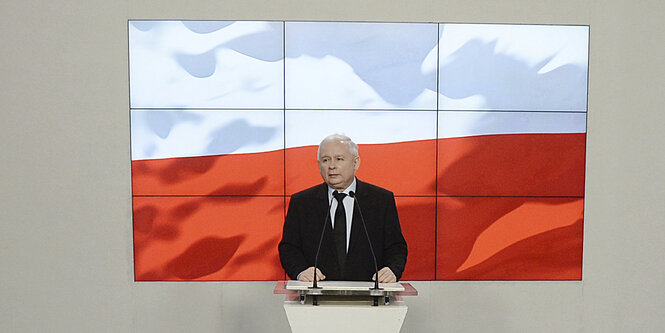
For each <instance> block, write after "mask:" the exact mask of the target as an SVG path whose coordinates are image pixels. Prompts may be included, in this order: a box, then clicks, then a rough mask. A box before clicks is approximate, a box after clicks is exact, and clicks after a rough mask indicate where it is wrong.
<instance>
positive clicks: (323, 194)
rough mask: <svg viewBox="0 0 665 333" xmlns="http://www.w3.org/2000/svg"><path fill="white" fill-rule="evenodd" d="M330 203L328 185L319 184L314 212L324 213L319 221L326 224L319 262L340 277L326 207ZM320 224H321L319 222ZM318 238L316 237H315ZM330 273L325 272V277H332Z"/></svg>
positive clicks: (328, 211) (330, 223)
mask: <svg viewBox="0 0 665 333" xmlns="http://www.w3.org/2000/svg"><path fill="white" fill-rule="evenodd" d="M329 205H330V201H328V185H326V184H325V183H323V184H321V185H320V186H319V188H318V189H317V193H316V211H319V212H321V211H322V212H324V215H322V219H321V220H320V221H324V220H325V222H326V224H325V228H326V231H325V234H324V235H323V243H322V244H321V253H320V254H319V256H320V257H319V262H328V263H330V264H332V265H333V266H334V270H335V271H337V272H339V273H338V275H340V276H341V271H340V269H339V263H337V254H336V253H335V237H334V234H333V229H332V221H331V220H330V219H331V217H330V216H329V215H328V214H330V210H329V209H328V206H329ZM319 223H321V222H319ZM317 236H318V235H317ZM322 258H327V260H322ZM331 273H332V272H327V273H326V274H327V275H331V276H334V274H331Z"/></svg>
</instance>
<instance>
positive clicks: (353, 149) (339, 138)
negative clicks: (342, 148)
mask: <svg viewBox="0 0 665 333" xmlns="http://www.w3.org/2000/svg"><path fill="white" fill-rule="evenodd" d="M331 142H341V143H343V144H346V145H347V146H348V147H349V153H351V156H353V157H356V156H358V145H357V144H356V143H355V142H353V140H351V138H349V137H348V136H346V135H344V134H331V135H328V136H327V137H325V139H323V140H322V141H321V143H319V149H318V150H317V151H316V159H319V153H320V152H321V146H323V144H324V143H331Z"/></svg>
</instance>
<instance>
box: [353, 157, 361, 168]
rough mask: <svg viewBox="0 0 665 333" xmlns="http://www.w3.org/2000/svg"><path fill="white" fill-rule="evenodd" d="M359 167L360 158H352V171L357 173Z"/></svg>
mask: <svg viewBox="0 0 665 333" xmlns="http://www.w3.org/2000/svg"><path fill="white" fill-rule="evenodd" d="M359 167H360V156H356V157H354V158H353V170H355V171H358V168H359Z"/></svg>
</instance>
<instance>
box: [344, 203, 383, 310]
mask: <svg viewBox="0 0 665 333" xmlns="http://www.w3.org/2000/svg"><path fill="white" fill-rule="evenodd" d="M349 196H350V197H352V198H353V200H355V202H356V205H358V213H360V221H361V222H362V224H363V229H364V230H365V236H367V243H369V250H370V251H371V253H372V259H374V272H375V275H374V276H375V277H376V278H375V279H374V288H371V289H370V294H372V293H377V292H379V291H380V290H383V288H379V266H378V265H377V264H376V255H375V254H374V247H373V246H372V241H371V240H370V238H369V232H367V224H365V218H364V217H363V212H362V209H360V202H359V201H358V198H357V197H356V193H355V192H353V191H350V192H349ZM378 305H379V296H374V306H378Z"/></svg>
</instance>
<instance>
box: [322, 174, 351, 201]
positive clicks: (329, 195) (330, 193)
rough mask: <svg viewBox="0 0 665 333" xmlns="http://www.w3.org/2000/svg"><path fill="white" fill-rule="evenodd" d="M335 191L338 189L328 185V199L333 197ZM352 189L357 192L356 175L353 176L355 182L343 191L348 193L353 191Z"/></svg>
mask: <svg viewBox="0 0 665 333" xmlns="http://www.w3.org/2000/svg"><path fill="white" fill-rule="evenodd" d="M335 191H336V190H335V189H334V188H332V187H330V186H328V199H330V198H332V195H333V192H335ZM351 191H353V192H356V178H355V177H353V182H352V183H351V185H349V187H347V188H346V189H345V190H344V191H342V192H341V193H346V194H347V195H348V194H349V192H351Z"/></svg>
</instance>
